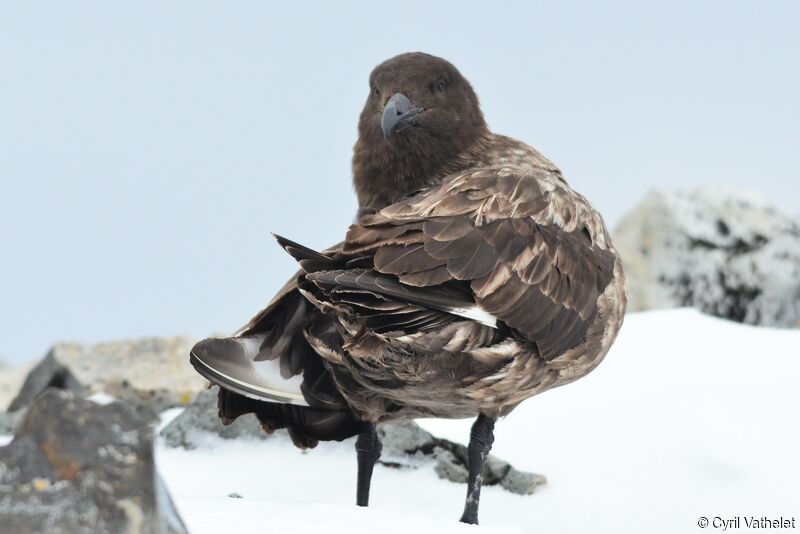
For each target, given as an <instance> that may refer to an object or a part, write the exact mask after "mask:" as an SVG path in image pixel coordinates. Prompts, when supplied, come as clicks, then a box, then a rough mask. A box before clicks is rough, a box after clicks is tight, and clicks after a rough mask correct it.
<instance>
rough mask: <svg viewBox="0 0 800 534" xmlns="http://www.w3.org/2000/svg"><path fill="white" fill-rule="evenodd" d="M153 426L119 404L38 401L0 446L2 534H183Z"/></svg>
mask: <svg viewBox="0 0 800 534" xmlns="http://www.w3.org/2000/svg"><path fill="white" fill-rule="evenodd" d="M152 441H153V433H152V430H151V428H150V426H149V425H148V423H147V422H146V421H145V420H143V419H141V418H140V417H138V416H137V415H136V413H135V412H134V410H133V409H132V408H131V407H129V406H126V405H125V404H123V403H120V402H113V403H110V404H108V405H105V406H103V405H100V404H97V403H94V402H91V401H89V400H86V399H83V398H81V397H79V396H77V395H75V394H74V393H72V392H70V391H66V390H57V389H52V388H51V389H48V390H46V391H45V392H44V393H42V394H41V395H39V396H38V397H37V398H36V400H35V401H34V403H33V405H32V406H31V407H30V409H29V410H28V412H27V415H26V416H25V418H24V419H23V420H22V422H21V423H20V424H19V425H18V427H17V435H16V436H15V437H14V439H13V441H11V443H9V444H8V445H6V446H5V447H2V448H0V487H2V491H0V525H2V530H3V532H48V533H62V532H63V533H67V532H68V533H83V532H86V533H94V532H136V533H140V534H157V533H159V534H160V533H163V534H167V533H169V534H172V533H175V534H178V533H184V532H186V530H185V528H184V526H183V522H182V521H181V519H180V517H179V515H178V513H177V511H176V509H175V507H174V505H173V503H172V500H171V498H170V496H169V494H168V492H167V490H166V488H165V486H164V485H163V483H162V482H161V479H160V478H159V477H158V475H157V474H156V471H155V466H154V463H153V444H152Z"/></svg>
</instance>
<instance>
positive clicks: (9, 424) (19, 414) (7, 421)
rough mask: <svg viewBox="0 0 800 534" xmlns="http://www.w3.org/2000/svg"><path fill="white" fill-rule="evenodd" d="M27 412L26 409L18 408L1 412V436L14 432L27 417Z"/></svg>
mask: <svg viewBox="0 0 800 534" xmlns="http://www.w3.org/2000/svg"><path fill="white" fill-rule="evenodd" d="M25 412H26V410H18V411H16V412H3V413H0V436H2V435H10V434H13V433H14V429H15V428H16V427H17V425H18V424H19V422H20V421H22V419H23V417H25Z"/></svg>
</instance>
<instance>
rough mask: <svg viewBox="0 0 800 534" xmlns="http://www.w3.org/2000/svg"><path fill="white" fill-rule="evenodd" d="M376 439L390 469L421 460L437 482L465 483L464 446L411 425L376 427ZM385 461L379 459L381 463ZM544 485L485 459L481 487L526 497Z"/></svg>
mask: <svg viewBox="0 0 800 534" xmlns="http://www.w3.org/2000/svg"><path fill="white" fill-rule="evenodd" d="M378 435H379V436H380V438H381V443H382V444H383V451H384V453H385V456H388V458H389V459H394V460H396V461H395V462H391V463H390V465H391V464H395V465H398V466H403V465H405V464H406V462H407V459H408V458H412V459H416V460H419V459H420V458H422V459H424V460H429V461H433V462H434V467H433V468H434V471H436V474H437V475H439V477H440V478H444V479H446V480H450V481H452V482H458V483H464V482H466V481H467V475H468V470H467V447H466V446H464V445H462V444H460V443H455V442H453V441H449V440H446V439H441V438H437V437H435V436H433V435H432V434H431V433H430V432H427V431H426V430H424V429H422V428H421V427H420V426H419V425H418V424H416V423H414V422H413V421H404V422H397V423H388V424H383V425H379V426H378ZM386 453H388V454H386ZM385 459H386V458H382V459H381V461H384V460H385ZM384 463H385V461H384ZM546 482H547V478H545V477H544V475H539V474H536V473H526V472H523V471H518V470H517V469H515V468H514V467H512V466H511V465H510V464H509V463H508V462H506V461H504V460H501V459H499V458H497V457H496V456H494V455H492V454H490V455H489V456H488V457H487V458H486V467H485V470H484V474H483V483H484V485H486V486H493V485H495V484H500V485H501V486H502V487H504V488H505V489H507V490H508V491H511V492H513V493H518V494H521V495H529V494H531V493H533V492H534V490H535V489H536V487H537V486H540V485H542V484H545V483H546Z"/></svg>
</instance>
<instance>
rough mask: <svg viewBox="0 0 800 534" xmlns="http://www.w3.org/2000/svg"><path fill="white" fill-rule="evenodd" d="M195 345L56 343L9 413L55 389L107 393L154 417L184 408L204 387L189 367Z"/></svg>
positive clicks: (172, 341)
mask: <svg viewBox="0 0 800 534" xmlns="http://www.w3.org/2000/svg"><path fill="white" fill-rule="evenodd" d="M193 343H194V341H193V340H191V339H188V338H184V337H173V338H142V339H134V340H128V341H117V342H110V343H100V344H97V345H82V344H79V343H58V344H56V345H54V346H53V347H52V348H51V349H50V351H49V352H48V353H47V355H46V356H45V357H44V358H43V359H42V361H40V362H39V363H38V364H37V365H36V366H35V367H34V368H33V369H32V370H31V372H30V373H29V374H28V377H27V378H26V379H25V382H24V384H23V385H22V388H21V389H20V391H19V394H18V395H17V396H16V398H15V399H14V400H13V401H12V403H11V405H10V406H9V411H17V410H20V409H22V408H24V407H25V406H28V405H29V404H30V403H31V402H32V401H33V399H34V398H35V397H36V396H37V395H38V394H39V393H40V392H42V391H43V390H44V389H45V388H47V387H58V388H62V389H69V390H71V391H74V392H76V393H80V394H83V395H86V396H89V395H92V394H96V393H105V394H108V395H110V396H112V397H114V398H116V399H120V400H123V401H125V402H127V403H128V404H130V405H132V406H136V407H138V408H140V409H141V410H142V414H143V415H145V416H147V417H150V418H153V417H155V416H156V415H157V414H158V413H159V412H161V411H163V410H165V409H166V408H169V407H172V406H178V405H183V404H186V403H188V402H189V401H191V400H192V399H193V398H194V396H195V394H196V393H197V392H198V391H200V390H202V389H203V387H205V384H206V382H205V381H204V380H203V379H202V378H201V377H200V376H199V375H198V374H197V373H195V372H194V370H193V369H192V367H191V366H190V365H189V361H188V354H189V350H190V349H191V347H192V344H193Z"/></svg>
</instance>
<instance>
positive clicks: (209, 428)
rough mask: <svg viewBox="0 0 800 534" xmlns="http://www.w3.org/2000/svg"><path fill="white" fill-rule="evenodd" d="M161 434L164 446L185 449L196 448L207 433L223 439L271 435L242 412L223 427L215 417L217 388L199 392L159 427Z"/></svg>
mask: <svg viewBox="0 0 800 534" xmlns="http://www.w3.org/2000/svg"><path fill="white" fill-rule="evenodd" d="M160 435H161V437H162V439H163V440H164V443H165V444H166V445H168V446H170V447H183V448H185V449H194V448H196V447H197V446H198V445H199V444H201V443H202V442H203V441H204V440H207V437H208V436H209V435H212V436H219V437H222V438H225V439H233V438H242V437H245V438H248V437H249V438H252V439H267V438H269V437H270V435H269V434H267V433H266V432H264V431H263V430H262V429H261V425H260V424H259V422H258V420H257V419H256V416H255V415H253V414H247V415H243V416H241V417H239V418H238V419H236V421H235V422H234V423H233V424H230V425H228V426H222V423H220V421H219V418H218V417H217V389H216V388H214V389H206V390H203V391H201V392H200V393H199V394H198V395H197V396H196V397H195V399H194V400H193V401H192V403H191V404H190V405H189V406H187V407H186V409H185V410H184V411H183V413H182V414H180V415H179V416H178V417H176V418H175V419H173V420H172V422H171V423H170V424H168V425H167V426H166V427H164V428H163V429H162V430H161V434H160Z"/></svg>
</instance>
